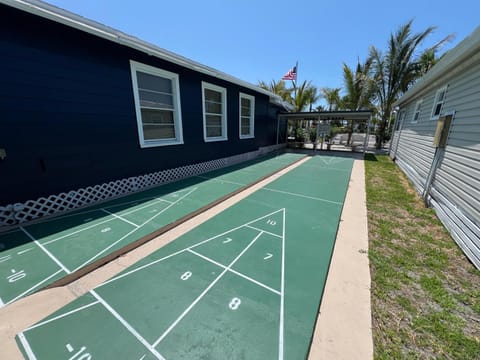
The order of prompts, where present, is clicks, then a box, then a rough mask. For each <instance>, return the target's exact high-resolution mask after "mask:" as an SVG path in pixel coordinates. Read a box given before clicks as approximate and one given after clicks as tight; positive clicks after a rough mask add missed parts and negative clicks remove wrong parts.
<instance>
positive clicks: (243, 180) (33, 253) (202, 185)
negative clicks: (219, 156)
mask: <svg viewBox="0 0 480 360" xmlns="http://www.w3.org/2000/svg"><path fill="white" fill-rule="evenodd" d="M302 157H304V155H300V154H290V153H286V154H281V155H279V156H275V155H273V156H272V155H270V156H266V157H263V158H260V159H256V160H254V161H249V162H247V163H243V164H239V165H236V166H231V167H229V168H224V169H220V170H216V171H212V172H209V173H206V174H203V175H201V176H194V177H191V178H188V179H184V180H180V181H177V182H175V183H170V184H165V185H162V186H158V187H155V188H152V189H149V190H146V191H142V192H139V193H135V194H131V195H129V196H126V197H122V198H119V199H116V200H112V201H109V202H106V203H103V204H101V205H96V206H92V207H89V208H86V209H82V210H79V211H75V212H73V213H70V214H67V215H63V216H59V217H56V218H53V219H49V220H46V221H43V222H40V223H37V224H32V225H28V226H21V227H19V228H18V229H15V230H13V231H8V232H6V233H0V307H2V306H4V305H7V304H9V303H12V302H13V301H15V300H17V299H19V298H21V297H23V296H25V295H28V294H30V293H32V292H34V291H37V290H38V289H41V288H42V287H45V286H46V285H48V284H50V283H52V282H54V281H55V280H58V279H60V278H62V277H64V276H65V275H68V274H71V273H74V272H75V271H77V270H79V269H81V268H82V267H84V266H85V265H88V264H90V263H92V262H94V261H96V260H98V259H100V258H102V257H104V256H106V255H108V254H110V253H112V252H114V251H116V250H118V249H120V248H122V247H124V246H126V245H128V244H130V243H132V242H134V241H136V240H138V239H140V238H142V237H143V236H146V235H148V234H150V233H152V232H154V231H156V230H158V229H159V228H162V227H163V226H165V225H167V224H170V223H172V222H174V221H176V220H178V219H180V218H182V217H184V216H186V215H188V214H190V213H192V212H193V211H195V210H198V209H200V208H202V207H203V206H205V205H207V204H209V203H211V202H213V201H215V200H217V199H219V198H221V197H223V196H225V195H228V194H230V193H232V192H234V191H236V190H238V189H240V188H242V187H243V186H245V185H248V184H251V183H253V182H255V181H257V180H258V179H260V178H262V177H264V176H266V175H269V174H271V173H273V172H275V171H277V170H279V169H281V168H283V167H285V166H287V165H289V164H292V163H293V162H295V161H297V160H299V159H301V158H302Z"/></svg>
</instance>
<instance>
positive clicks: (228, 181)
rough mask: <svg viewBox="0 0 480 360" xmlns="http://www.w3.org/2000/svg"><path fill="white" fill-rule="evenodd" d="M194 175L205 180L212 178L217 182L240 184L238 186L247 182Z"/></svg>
mask: <svg viewBox="0 0 480 360" xmlns="http://www.w3.org/2000/svg"><path fill="white" fill-rule="evenodd" d="M195 177H198V178H201V179H205V180H213V181H217V182H224V183H229V184H234V185H240V186H246V185H247V184H242V183H238V182H235V181H230V180H222V179H217V178H209V177H207V176H199V175H196V176H195Z"/></svg>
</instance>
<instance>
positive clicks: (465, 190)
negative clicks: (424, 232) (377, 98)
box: [390, 28, 480, 269]
mask: <svg viewBox="0 0 480 360" xmlns="http://www.w3.org/2000/svg"><path fill="white" fill-rule="evenodd" d="M422 99H423V101H422ZM419 101H422V102H421V107H420V110H419V108H418V103H419ZM396 105H397V106H398V107H399V114H402V113H404V114H406V118H410V119H416V121H411V122H405V121H401V117H400V116H399V117H398V118H397V121H398V123H397V124H396V126H395V128H394V134H393V138H392V147H391V151H390V156H391V157H392V158H393V159H395V161H396V163H397V164H398V166H399V167H400V168H401V169H402V170H403V171H404V172H405V173H406V174H407V176H408V177H409V178H410V180H411V181H412V182H413V184H414V186H415V187H416V189H417V191H418V192H419V193H420V194H421V195H422V196H423V197H424V198H425V200H426V202H427V203H429V204H430V205H431V206H432V207H433V208H434V209H435V210H436V212H437V214H438V217H439V218H440V219H441V221H442V222H443V223H444V225H445V227H446V228H447V229H448V230H449V231H450V233H451V235H452V237H453V238H454V239H455V241H456V242H457V243H458V245H459V246H460V247H461V248H462V250H463V251H464V252H465V254H466V255H467V256H468V257H469V259H470V260H471V261H472V262H473V263H474V264H475V266H476V267H477V268H479V269H480V28H478V29H477V30H476V31H475V32H474V33H473V34H472V35H471V36H470V37H468V38H467V39H465V40H464V41H462V42H461V43H460V44H459V45H458V46H457V47H456V48H454V49H452V50H451V51H450V52H448V53H447V54H446V55H445V56H444V57H443V58H442V59H441V60H440V61H439V62H438V64H437V65H435V66H434V67H433V68H432V69H431V70H430V71H429V72H428V73H427V74H426V75H425V76H424V77H423V78H422V79H420V80H419V81H418V82H417V83H416V84H415V85H414V86H413V87H412V88H411V89H410V90H409V91H408V92H407V93H405V94H404V96H403V97H402V98H401V99H400V100H399V101H398V102H397V104H396ZM418 110H419V111H418ZM447 115H451V116H452V121H451V125H450V127H449V128H447V129H446V131H448V132H447V133H446V134H448V137H447V141H446V145H445V147H438V148H437V147H435V146H434V145H433V139H434V135H435V132H436V129H437V125H438V124H439V122H441V121H443V120H444V119H445V117H446V116H447Z"/></svg>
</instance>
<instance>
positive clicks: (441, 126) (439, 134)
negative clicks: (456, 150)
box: [433, 115, 453, 148]
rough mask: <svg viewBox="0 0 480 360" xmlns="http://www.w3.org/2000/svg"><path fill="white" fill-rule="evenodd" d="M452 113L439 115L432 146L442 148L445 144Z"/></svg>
mask: <svg viewBox="0 0 480 360" xmlns="http://www.w3.org/2000/svg"><path fill="white" fill-rule="evenodd" d="M452 118H453V115H446V116H442V117H440V119H438V123H437V130H435V136H434V137H433V146H434V147H440V148H444V147H445V146H446V145H447V138H448V132H449V130H450V125H451V124H452Z"/></svg>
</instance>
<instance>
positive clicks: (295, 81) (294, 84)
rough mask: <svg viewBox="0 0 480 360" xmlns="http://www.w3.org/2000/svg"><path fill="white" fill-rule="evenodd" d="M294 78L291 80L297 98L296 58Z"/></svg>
mask: <svg viewBox="0 0 480 360" xmlns="http://www.w3.org/2000/svg"><path fill="white" fill-rule="evenodd" d="M295 73H296V74H295V80H292V83H293V90H294V94H295V99H296V98H297V79H298V60H297V63H296V64H295Z"/></svg>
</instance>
